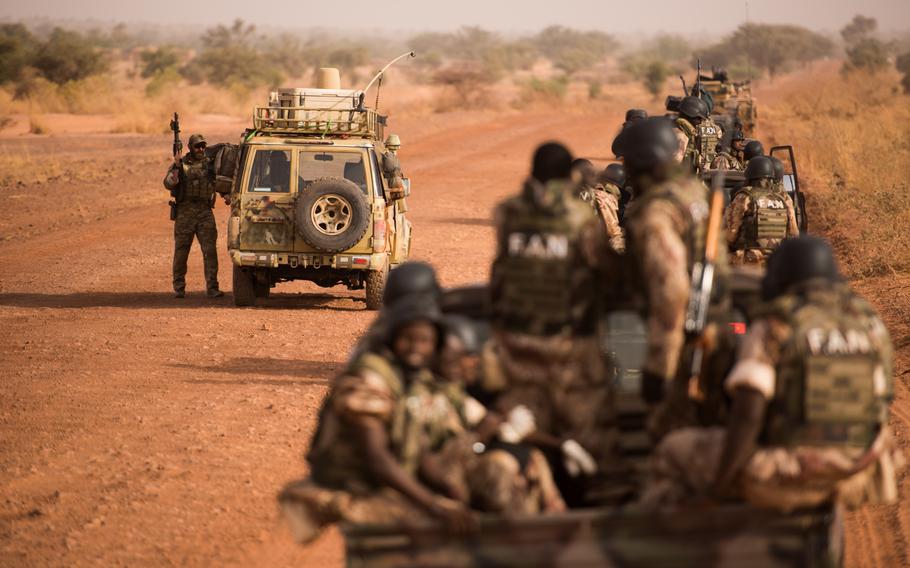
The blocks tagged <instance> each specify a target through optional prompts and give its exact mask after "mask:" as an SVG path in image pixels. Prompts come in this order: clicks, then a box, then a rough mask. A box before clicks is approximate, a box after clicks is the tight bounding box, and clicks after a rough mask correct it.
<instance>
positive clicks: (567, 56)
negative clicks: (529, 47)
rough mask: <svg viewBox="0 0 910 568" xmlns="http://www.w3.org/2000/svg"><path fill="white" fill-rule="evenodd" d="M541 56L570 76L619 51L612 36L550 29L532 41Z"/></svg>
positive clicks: (557, 27)
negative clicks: (614, 51) (616, 50)
mask: <svg viewBox="0 0 910 568" xmlns="http://www.w3.org/2000/svg"><path fill="white" fill-rule="evenodd" d="M533 43H534V45H536V46H537V49H538V50H539V51H540V53H541V54H542V55H543V56H544V57H546V58H548V59H549V60H550V61H552V62H553V64H554V65H556V67H558V68H560V69H562V70H563V71H565V72H566V73H568V74H571V73H574V72H575V71H578V70H581V69H585V68H589V67H592V66H594V65H596V64H597V63H599V62H600V61H602V60H603V59H604V57H606V56H607V55H608V54H609V53H610V52H612V51H613V50H615V49H616V47H617V43H616V40H614V39H613V37H612V36H610V35H608V34H605V33H603V32H593V31H592V32H581V31H578V30H573V29H569V28H564V27H562V26H550V27H548V28H545V29H543V30H541V31H540V33H538V34H537V35H536V36H534V38H533Z"/></svg>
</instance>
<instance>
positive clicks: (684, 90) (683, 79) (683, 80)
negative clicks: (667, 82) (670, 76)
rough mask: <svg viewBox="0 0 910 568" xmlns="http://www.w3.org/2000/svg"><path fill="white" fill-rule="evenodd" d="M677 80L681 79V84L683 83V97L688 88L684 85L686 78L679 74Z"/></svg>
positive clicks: (687, 92)
mask: <svg viewBox="0 0 910 568" xmlns="http://www.w3.org/2000/svg"><path fill="white" fill-rule="evenodd" d="M679 80H680V81H682V85H683V96H684V97H685V96H686V95H688V94H689V89H688V87H686V78H685V77H683V76H682V75H680V76H679Z"/></svg>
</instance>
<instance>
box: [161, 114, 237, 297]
mask: <svg viewBox="0 0 910 568" xmlns="http://www.w3.org/2000/svg"><path fill="white" fill-rule="evenodd" d="M171 130H173V131H174V146H173V153H174V163H173V164H172V165H171V167H170V169H168V172H167V175H166V176H165V177H164V187H165V188H167V189H168V191H170V192H171V196H172V197H173V200H172V201H171V202H170V205H171V220H172V221H174V265H173V275H174V296H175V297H177V298H183V297H184V296H185V295H186V261H187V258H188V257H189V254H190V248H191V247H192V246H193V237H195V238H196V239H198V240H199V246H200V248H201V249H202V258H203V262H204V265H205V283H206V295H207V296H208V297H209V298H220V297H221V296H224V292H222V291H221V290H220V289H219V288H218V251H217V249H216V248H215V243H216V241H217V240H218V229H217V227H216V225H215V216H214V215H213V214H212V208H213V207H214V206H215V168H214V163H213V160H212V158H210V157H208V156H206V153H205V149H206V141H205V138H204V137H203V136H202V134H193V135H192V136H190V140H189V147H190V150H189V152H187V153H186V155H185V156H183V157H182V158H181V157H180V151H181V150H182V149H183V144H182V143H181V142H180V122H179V118H178V116H177V113H174V120H172V121H171ZM222 197H223V198H224V202H225V203H226V204H230V197H229V196H228V195H222Z"/></svg>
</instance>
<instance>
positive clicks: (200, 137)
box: [187, 134, 206, 150]
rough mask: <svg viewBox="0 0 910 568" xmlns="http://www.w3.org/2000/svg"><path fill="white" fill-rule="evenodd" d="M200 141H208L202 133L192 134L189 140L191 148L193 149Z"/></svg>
mask: <svg viewBox="0 0 910 568" xmlns="http://www.w3.org/2000/svg"><path fill="white" fill-rule="evenodd" d="M200 142H201V143H203V144H205V143H206V141H205V136H203V135H202V134H193V135H192V136H190V141H189V142H187V144H189V146H190V150H192V149H193V148H195V147H196V144H199V143H200Z"/></svg>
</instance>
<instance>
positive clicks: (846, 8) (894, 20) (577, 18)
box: [0, 0, 910, 35]
mask: <svg viewBox="0 0 910 568" xmlns="http://www.w3.org/2000/svg"><path fill="white" fill-rule="evenodd" d="M748 6H749V17H750V20H752V21H756V22H766V23H797V24H801V25H804V26H807V27H810V28H813V29H818V30H831V31H833V30H837V29H839V28H841V27H842V26H843V25H844V23H846V22H847V21H848V20H850V18H852V17H853V15H854V14H857V13H863V14H865V15H867V16H872V17H875V18H877V19H878V21H879V27H880V29H882V30H884V31H893V30H906V29H908V28H910V0H749V2H748ZM745 14H746V2H745V1H742V0H622V1H616V0H548V1H542V0H524V1H521V0H507V1H505V0H445V1H439V0H369V1H368V0H340V1H332V0H296V1H292V0H259V1H257V0H217V1H214V0H196V1H190V2H187V1H186V0H153V1H149V0H139V1H137V0H28V1H22V0H0V19H4V20H18V19H34V18H42V17H47V18H53V19H55V20H59V19H78V20H81V19H91V20H100V21H110V22H121V21H122V22H127V23H136V22H148V23H178V22H179V23H184V24H186V23H200V24H205V25H210V24H212V23H226V22H230V21H231V20H233V19H234V18H238V17H239V18H243V19H244V20H246V21H248V22H252V23H255V24H259V25H266V26H280V27H288V28H309V27H320V28H333V29H351V28H369V29H376V30H425V29H426V30H429V29H434V30H448V29H453V28H457V27H459V26H462V25H480V26H483V27H485V28H491V29H497V30H502V31H516V32H522V31H534V30H538V29H540V28H542V27H545V26H548V25H551V24H561V25H565V26H571V27H575V28H584V29H600V30H603V31H607V32H612V33H620V34H621V33H623V32H635V31H643V32H647V33H653V32H655V31H658V30H663V31H670V32H677V33H685V34H702V33H706V32H707V33H714V34H718V35H719V34H723V33H725V32H727V31H729V30H732V29H733V28H735V27H736V26H737V25H739V24H740V23H741V22H742V21H744V19H745Z"/></svg>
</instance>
